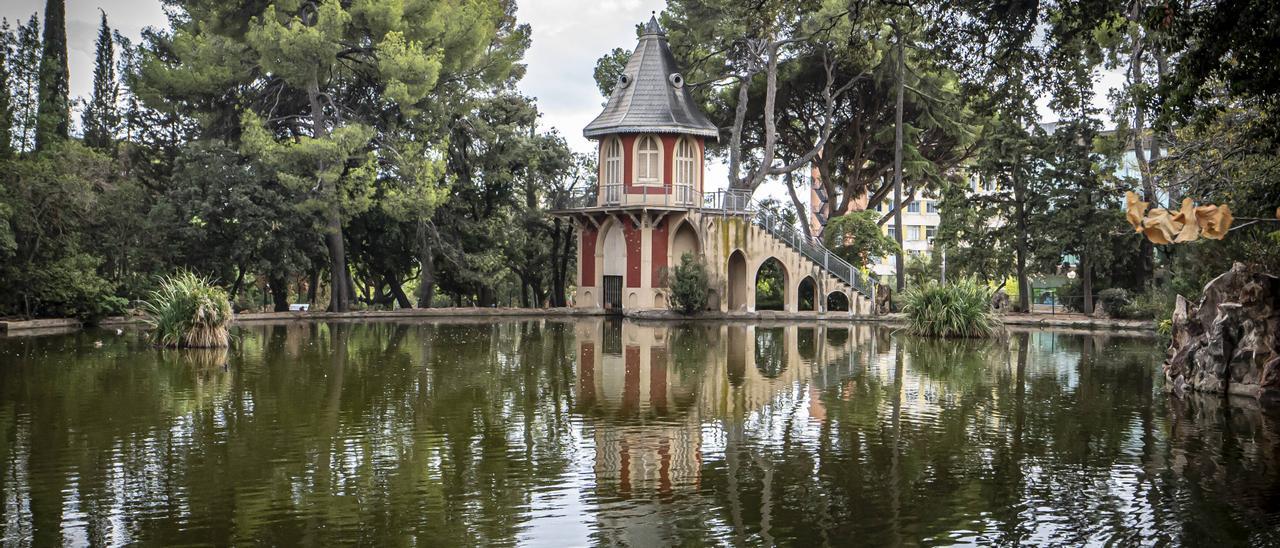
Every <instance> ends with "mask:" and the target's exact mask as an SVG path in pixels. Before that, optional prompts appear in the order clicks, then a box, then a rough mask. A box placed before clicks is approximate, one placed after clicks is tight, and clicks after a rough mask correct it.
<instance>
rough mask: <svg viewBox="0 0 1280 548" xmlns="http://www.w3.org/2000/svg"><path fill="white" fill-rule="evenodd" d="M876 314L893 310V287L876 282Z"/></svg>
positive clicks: (888, 312)
mask: <svg viewBox="0 0 1280 548" xmlns="http://www.w3.org/2000/svg"><path fill="white" fill-rule="evenodd" d="M875 306H876V314H890V313H892V312H893V288H891V287H889V286H887V285H884V284H876V302H875Z"/></svg>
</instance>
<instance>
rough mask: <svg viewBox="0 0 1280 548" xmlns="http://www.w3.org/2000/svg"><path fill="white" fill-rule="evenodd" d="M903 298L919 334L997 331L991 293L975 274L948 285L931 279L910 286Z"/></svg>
mask: <svg viewBox="0 0 1280 548" xmlns="http://www.w3.org/2000/svg"><path fill="white" fill-rule="evenodd" d="M903 301H904V302H905V305H904V306H903V307H902V311H903V312H904V313H906V315H907V321H908V323H909V327H910V330H911V332H912V333H913V334H916V335H922V336H925V337H970V338H978V337H990V336H991V335H992V334H994V333H995V331H996V325H997V321H998V320H997V319H996V316H995V313H993V312H992V311H991V294H990V292H988V291H987V288H986V287H984V286H983V285H982V284H979V283H978V282H977V280H974V279H972V278H967V279H963V280H960V281H958V282H955V283H951V284H947V285H941V284H939V283H937V282H935V281H929V282H927V283H925V284H924V285H921V286H917V287H913V288H911V289H908V290H907V291H906V293H905V294H903Z"/></svg>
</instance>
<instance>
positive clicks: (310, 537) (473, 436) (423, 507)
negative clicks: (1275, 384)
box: [0, 320, 1280, 546]
mask: <svg viewBox="0 0 1280 548" xmlns="http://www.w3.org/2000/svg"><path fill="white" fill-rule="evenodd" d="M98 343H101V344H98ZM1160 358H1161V351H1160V349H1159V348H1158V347H1157V344H1156V343H1155V342H1154V341H1153V340H1151V339H1133V338H1121V337H1113V336H1108V335H1100V334H1099V335H1080V334H1066V333H1055V332H1049V331H1031V332H1013V333H1011V334H1010V335H1009V336H1008V337H1007V338H1005V339H1003V340H999V341H995V342H986V343H974V342H955V341H947V342H937V341H926V340H921V339H916V338H912V337H909V336H906V335H905V334H902V333H897V332H894V331H893V330H891V329H888V328H884V327H877V326H867V325H860V326H847V325H840V324H827V325H812V324H776V325H745V324H696V325H687V326H677V325H668V324H652V325H649V324H633V323H616V322H607V321H604V320H584V321H575V322H567V323H565V322H552V321H528V322H507V323H482V322H473V323H363V324H350V323H331V324H323V323H294V324H279V325H245V326H242V327H239V328H237V330H236V341H235V345H234V348H233V349H231V350H230V351H229V352H209V351H203V352H194V351H186V352H177V351H161V350H157V349H153V348H151V347H150V346H148V345H147V344H146V342H145V340H144V339H143V338H142V335H141V334H140V333H137V332H124V333H122V334H117V333H116V332H115V331H114V330H112V331H88V332H83V333H77V334H72V335H56V336H43V337H25V338H11V339H3V338H0V543H3V544H5V545H23V544H29V543H34V544H37V545H53V544H64V543H65V544H129V543H145V544H164V545H172V544H191V543H203V544H209V543H212V544H231V543H239V544H243V543H251V542H252V543H264V544H299V543H302V544H320V545H331V544H345V543H358V544H366V545H378V546H387V545H406V544H420V545H427V546H452V545H511V544H521V545H547V546H577V545H632V546H654V545H671V544H693V545H705V544H711V545H737V544H750V545H758V544H786V545H819V544H833V545H845V544H855V543H856V544H861V545H881V544H927V545H935V544H990V543H1002V544H1008V543H1025V544H1057V545H1073V546H1074V545H1080V544H1094V543H1107V542H1110V543H1118V544H1139V543H1141V544H1147V543H1173V544H1192V545H1204V544H1222V545H1234V544H1274V543H1277V542H1280V427H1277V422H1280V421H1277V418H1276V417H1275V416H1272V415H1267V414H1265V413H1263V412H1261V411H1260V410H1258V409H1257V408H1256V407H1254V406H1250V405H1248V402H1235V401H1232V402H1230V404H1228V402H1225V401H1223V400H1221V399H1217V398H1205V397H1196V398H1190V399H1177V398H1173V397H1171V396H1168V395H1166V394H1165V393H1164V392H1163V388H1162V382H1161V381H1160V380H1159V374H1158V370H1159V361H1160Z"/></svg>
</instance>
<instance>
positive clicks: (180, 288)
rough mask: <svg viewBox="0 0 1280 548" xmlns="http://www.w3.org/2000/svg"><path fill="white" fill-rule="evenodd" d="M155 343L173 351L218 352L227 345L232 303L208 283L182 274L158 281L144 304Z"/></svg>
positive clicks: (205, 280) (220, 290)
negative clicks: (211, 350)
mask: <svg viewBox="0 0 1280 548" xmlns="http://www.w3.org/2000/svg"><path fill="white" fill-rule="evenodd" d="M145 308H146V311H147V323H148V324H150V325H151V328H152V329H153V332H152V335H151V336H152V338H153V340H155V341H156V343H158V344H160V345H163V346H168V347H173V348H221V347H225V346H227V344H228V338H229V336H228V333H227V326H228V325H229V324H230V323H231V303H230V301H229V299H228V298H227V292H226V291H224V290H223V289H222V288H220V287H218V286H215V285H213V284H212V283H210V282H209V280H207V279H205V278H201V277H199V276H196V275H195V274H192V273H190V272H182V273H179V274H176V275H174V276H171V277H168V278H165V279H162V280H160V289H157V290H155V291H153V292H152V293H151V299H150V300H149V301H148V302H147V304H146V307H145Z"/></svg>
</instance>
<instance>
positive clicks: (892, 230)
mask: <svg viewBox="0 0 1280 548" xmlns="http://www.w3.org/2000/svg"><path fill="white" fill-rule="evenodd" d="M888 235H889V239H890V240H894V241H897V240H898V231H897V230H896V229H895V228H894V227H892V226H891V227H889V232H888Z"/></svg>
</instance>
